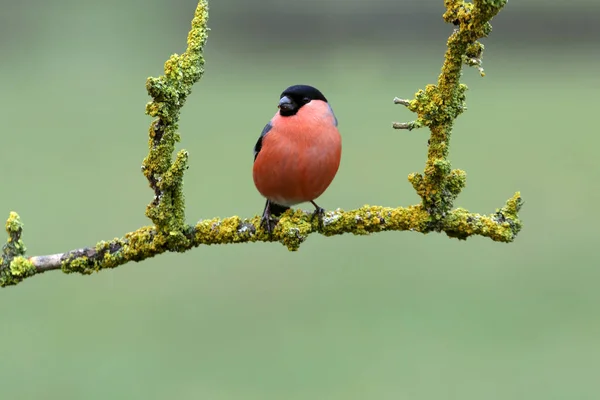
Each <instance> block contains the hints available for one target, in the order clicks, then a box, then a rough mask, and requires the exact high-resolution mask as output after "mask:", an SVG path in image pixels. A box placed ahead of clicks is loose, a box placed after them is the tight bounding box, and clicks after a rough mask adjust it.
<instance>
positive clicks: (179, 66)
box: [142, 0, 208, 241]
mask: <svg viewBox="0 0 600 400" xmlns="http://www.w3.org/2000/svg"><path fill="white" fill-rule="evenodd" d="M207 21H208V4H207V2H206V1H205V0H201V1H199V2H198V6H197V7H196V12H195V14H194V19H193V20H192V29H191V30H190V33H189V34H188V39H187V49H186V51H185V52H184V53H183V54H181V55H177V54H173V55H172V56H171V57H170V58H169V60H167V62H166V63H165V74H164V75H162V76H160V77H158V78H152V77H151V78H148V80H147V81H146V89H147V90H148V94H149V95H150V96H151V97H152V101H151V102H149V103H148V104H147V105H146V113H147V114H148V115H150V116H152V117H156V119H155V120H154V121H152V124H151V125H150V130H149V136H150V138H149V141H148V146H149V152H148V156H147V157H146V158H145V159H144V162H143V164H142V171H143V172H144V175H145V176H146V178H147V179H148V182H149V184H150V187H151V188H152V190H154V200H152V202H151V203H150V204H149V205H148V207H147V208H146V215H147V216H148V218H150V219H151V220H152V222H153V223H154V225H155V226H156V229H157V231H158V234H159V235H165V236H167V237H168V238H169V240H175V241H176V240H185V239H184V237H183V236H182V235H181V234H180V233H181V231H182V229H183V227H184V226H185V203H184V199H183V173H184V171H185V170H186V169H187V159H188V153H187V151H185V150H181V151H179V152H178V153H177V156H176V158H175V161H173V160H172V157H173V153H174V151H175V143H176V142H178V141H179V139H180V137H179V134H178V133H177V128H178V121H179V114H180V111H181V108H182V107H183V105H184V104H185V100H186V99H187V97H188V96H189V94H190V93H191V92H192V86H193V85H194V83H196V82H198V81H199V80H200V78H201V77H202V74H203V73H204V68H203V67H204V58H203V57H202V52H203V49H204V45H205V44H206V39H207V37H208V28H207V26H206V24H207Z"/></svg>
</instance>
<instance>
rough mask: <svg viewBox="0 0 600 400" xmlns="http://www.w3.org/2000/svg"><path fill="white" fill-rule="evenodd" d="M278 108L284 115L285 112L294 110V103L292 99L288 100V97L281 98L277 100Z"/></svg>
mask: <svg viewBox="0 0 600 400" xmlns="http://www.w3.org/2000/svg"><path fill="white" fill-rule="evenodd" d="M278 107H279V109H280V110H281V111H283V112H284V113H285V112H287V111H293V110H294V109H295V108H296V103H294V101H293V100H292V99H290V98H289V97H287V96H283V97H282V98H281V99H280V100H279V106H278Z"/></svg>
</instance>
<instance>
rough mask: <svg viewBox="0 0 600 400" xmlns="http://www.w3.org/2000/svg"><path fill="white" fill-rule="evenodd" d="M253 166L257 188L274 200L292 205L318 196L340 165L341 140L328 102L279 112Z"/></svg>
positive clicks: (315, 102)
mask: <svg viewBox="0 0 600 400" xmlns="http://www.w3.org/2000/svg"><path fill="white" fill-rule="evenodd" d="M271 124H272V126H273V127H272V128H271V130H270V131H269V132H268V133H267V134H266V135H265V137H264V138H263V142H262V148H261V150H260V153H259V154H258V156H257V157H256V160H255V162H254V167H253V170H252V172H253V177H254V184H255V185H256V188H257V189H258V191H259V192H260V193H261V194H262V195H263V196H264V197H266V198H267V199H269V200H271V201H273V202H274V203H277V204H280V205H284V206H292V205H295V204H299V203H303V202H308V201H311V200H315V199H317V198H318V197H319V196H321V194H323V192H324V191H325V189H327V187H328V186H329V185H330V184H331V182H332V181H333V178H334V177H335V175H336V173H337V171H338V168H339V166H340V160H341V155H342V139H341V136H340V133H339V131H338V129H337V127H336V126H335V117H334V115H333V112H332V111H331V108H330V107H329V104H327V103H326V102H324V101H321V100H313V101H311V102H310V103H308V104H306V105H304V106H303V107H302V108H300V110H298V113H297V114H295V115H292V116H287V117H283V116H281V115H279V113H277V114H276V115H275V117H273V119H272V120H271Z"/></svg>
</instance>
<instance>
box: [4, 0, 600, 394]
mask: <svg viewBox="0 0 600 400" xmlns="http://www.w3.org/2000/svg"><path fill="white" fill-rule="evenodd" d="M195 5H196V3H195V2H194V1H193V0H185V1H184V0H181V1H166V0H165V1H159V0H152V1H148V0H147V1H141V0H131V1H128V2H117V1H115V0H112V1H103V2H98V1H91V0H79V1H75V0H57V1H52V2H49V1H48V2H47V1H41V0H32V1H22V2H15V1H9V0H1V1H0V6H1V7H0V10H1V11H0V51H1V54H2V55H1V56H0V72H1V89H0V91H1V92H0V113H1V114H0V115H1V117H2V134H1V138H0V168H1V174H0V188H1V189H0V190H1V196H0V213H3V214H4V215H5V216H8V213H9V211H11V210H15V211H17V212H19V213H20V215H21V217H22V219H23V221H24V222H25V224H26V225H25V233H24V240H25V243H26V245H27V247H28V250H29V254H30V255H35V254H38V255H39V254H50V253H55V252H61V251H66V250H69V249H73V248H77V247H83V246H87V245H93V244H94V243H96V242H97V241H99V240H103V239H104V240H106V239H111V238H113V237H116V236H121V235H123V234H124V233H125V232H128V231H131V230H134V229H136V228H138V227H140V226H143V225H146V224H148V220H147V219H146V217H145V216H144V210H145V206H146V204H147V203H148V202H149V201H150V200H151V199H152V193H151V190H150V189H149V188H148V187H147V182H146V181H145V179H144V177H143V175H142V174H141V172H140V165H141V162H142V159H143V157H144V156H145V154H146V151H147V147H146V143H147V128H148V126H149V123H150V118H149V117H147V116H145V115H144V106H145V104H146V102H147V101H148V97H147V94H146V92H145V88H144V83H145V79H146V77H147V76H150V75H159V74H160V73H161V69H162V65H163V63H164V61H165V60H166V59H167V58H168V56H169V55H170V54H171V53H173V52H182V51H183V50H184V48H185V38H186V34H187V31H188V29H189V23H190V20H191V17H192V14H193V11H194V8H195ZM442 13H443V2H442V1H441V0H410V1H396V2H392V1H383V0H379V1H374V0H371V1H357V0H348V1H341V0H328V1H327V0H320V1H291V0H287V1H284V0H279V1H275V0H260V1H259V0H253V1H251V2H250V1H244V0H221V1H216V0H215V1H213V2H212V4H211V20H210V26H211V28H212V31H211V36H210V38H209V43H208V46H207V49H206V61H207V63H206V74H205V76H204V78H203V80H202V81H201V82H200V83H199V84H198V85H197V86H196V87H195V89H194V92H193V94H192V96H191V97H190V99H189V100H188V103H187V104H186V107H185V108H184V109H183V114H182V120H181V126H180V131H181V134H182V138H183V140H182V143H181V145H182V146H183V147H185V148H186V149H187V150H189V152H190V169H189V171H188V172H187V174H186V179H185V192H186V198H187V216H188V220H189V222H194V221H196V220H198V219H201V218H212V217H214V216H221V217H225V216H231V215H240V216H244V217H249V216H252V215H255V214H257V213H259V212H261V211H262V207H263V200H262V198H261V197H260V195H259V194H258V193H257V192H256V190H255V188H254V186H253V183H252V178H251V167H252V147H253V146H254V143H255V141H256V138H257V136H258V134H259V133H260V131H261V129H262V127H263V126H264V124H265V123H266V121H268V120H269V118H271V116H272V115H273V114H274V112H275V110H276V108H275V105H276V101H277V99H278V95H279V93H280V92H281V91H282V90H283V89H284V88H285V87H287V86H289V85H291V84H295V83H309V84H313V85H315V86H317V87H319V88H320V89H322V90H323V92H324V93H325V95H326V96H327V97H328V98H329V99H330V101H331V103H332V105H333V107H334V109H335V111H336V114H337V116H338V118H339V120H340V130H341V132H342V134H343V137H344V155H343V160H342V166H341V169H340V172H339V174H338V176H337V178H336V180H335V182H334V183H333V185H332V186H331V187H330V189H329V190H328V191H327V193H326V194H325V195H324V196H323V197H322V198H321V199H320V202H319V204H321V205H322V206H324V207H326V208H329V209H332V208H337V207H341V208H344V209H352V208H356V207H359V206H361V205H363V204H378V205H386V206H399V205H409V204H413V203H416V202H418V197H417V196H416V194H415V193H414V190H413V189H412V188H411V186H410V184H409V183H408V182H407V179H406V177H407V175H408V174H409V173H411V172H415V171H421V170H422V169H423V165H424V161H425V154H426V149H427V147H426V143H427V138H428V131H426V130H421V131H412V132H406V131H394V130H392V129H391V127H390V126H391V122H392V121H407V120H410V119H412V118H413V117H414V115H413V114H410V113H409V112H408V111H406V110H405V109H404V108H403V107H401V106H394V105H393V104H392V98H393V97H394V96H399V97H406V98H409V97H411V96H412V95H413V93H414V92H415V91H416V90H417V89H419V88H423V87H424V86H425V85H426V84H428V83H433V82H434V81H435V79H436V78H437V75H438V72H439V68H440V65H441V61H442V56H443V52H444V48H445V42H446V38H447V36H448V35H449V33H450V32H451V30H452V26H450V25H446V24H444V23H443V21H442V19H441V14H442ZM493 26H494V32H493V33H492V35H491V36H490V37H489V38H488V39H486V40H485V41H484V43H485V44H486V46H487V50H486V52H485V54H484V67H485V68H486V72H487V76H486V77H485V78H483V79H482V78H480V77H479V75H478V73H477V71H476V70H474V69H467V70H466V71H465V74H464V81H465V82H466V83H467V84H468V85H469V88H470V90H469V92H468V98H467V103H468V111H467V112H466V113H465V114H463V115H462V116H460V118H459V119H458V121H457V123H456V129H455V131H454V135H453V137H452V148H451V160H452V162H453V165H454V166H455V167H457V168H462V169H465V170H466V171H467V173H468V181H467V188H466V189H465V190H464V191H463V193H462V194H461V196H460V197H459V199H458V201H457V202H456V206H460V207H466V208H468V209H469V210H471V211H474V212H480V213H489V212H493V211H494V210H495V208H497V207H500V206H502V205H503V204H504V202H505V200H506V199H508V198H509V197H510V196H512V195H513V193H514V192H515V191H516V190H520V191H521V192H522V195H523V197H524V199H525V207H524V209H523V211H522V218H523V221H524V223H525V225H524V229H523V231H522V232H521V233H520V235H519V236H518V238H517V240H516V242H515V243H512V244H500V243H494V242H491V241H490V240H489V239H485V238H479V237H475V238H471V239H469V240H468V241H466V242H459V241H457V240H454V239H452V240H451V239H448V238H447V237H446V236H445V235H443V234H429V235H427V236H424V235H421V234H416V233H408V232H402V233H398V232H390V233H384V234H377V235H373V236H370V237H354V236H343V237H333V238H325V237H322V236H311V237H310V238H309V240H308V241H307V242H306V243H305V244H304V245H303V247H302V248H301V249H300V251H299V252H297V253H289V252H288V251H287V250H286V249H285V248H284V247H283V246H281V245H279V244H262V243H258V244H247V245H231V246H219V247H201V248H197V249H195V250H193V251H190V252H188V253H185V254H167V255H162V256H160V257H158V258H156V259H152V260H148V261H144V262H142V263H140V264H128V265H125V266H122V267H120V268H118V269H116V270H112V271H105V272H102V273H100V274H96V275H93V276H79V275H69V276H67V275H63V274H61V273H60V272H52V273H47V274H45V275H42V276H38V277H35V278H32V279H30V280H27V281H26V282H23V283H22V284H21V285H19V286H17V287H12V288H8V289H2V290H0V338H1V340H2V343H3V344H2V346H0V397H1V398H3V399H167V398H169V399H170V398H175V399H199V398H202V399H412V400H414V399H436V400H440V399H461V400H465V399H489V400H491V399H528V400H531V399H598V398H600V383H599V382H598V376H600V315H599V314H598V303H599V301H600V292H599V290H598V288H599V283H598V282H599V279H600V271H599V269H598V267H599V266H600V262H599V261H600V257H599V255H598V230H597V227H598V222H599V218H598V216H597V215H596V212H595V211H594V210H596V209H597V205H598V202H599V201H600V186H599V183H598V182H599V179H600V168H598V164H597V163H598V161H597V158H598V157H597V151H598V150H597V147H598V146H599V145H600V139H599V136H598V128H597V127H598V123H597V118H598V100H597V93H598V88H600V78H599V75H598V70H599V68H600V67H599V66H600V63H599V62H600V52H599V50H598V49H599V47H598V42H599V39H600V28H599V27H600V3H598V2H597V1H596V0H587V1H585V0H581V1H572V2H570V3H569V2H560V1H542V0H538V1H533V0H530V1H524V2H518V1H511V2H509V4H508V6H507V7H506V9H505V10H504V11H503V12H501V14H500V15H499V16H498V17H497V18H496V19H495V20H494V23H493ZM592 95H595V97H592ZM241 105H242V106H241ZM306 208H308V207H306Z"/></svg>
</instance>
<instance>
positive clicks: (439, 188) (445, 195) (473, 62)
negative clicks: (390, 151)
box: [392, 0, 521, 235]
mask: <svg viewBox="0 0 600 400" xmlns="http://www.w3.org/2000/svg"><path fill="white" fill-rule="evenodd" d="M444 4H445V5H446V12H445V13H444V19H445V20H446V22H450V23H452V24H454V25H455V26H456V28H455V29H454V32H453V33H452V34H451V35H450V38H449V39H448V48H447V50H446V54H445V56H444V63H443V65H442V71H441V73H440V75H439V77H438V82H437V84H435V85H427V86H426V87H425V90H419V91H418V92H417V93H416V94H415V98H414V99H412V100H405V99H400V98H398V97H396V98H394V104H401V105H404V106H405V107H407V108H408V109H409V110H410V111H412V112H414V113H416V114H417V119H416V120H414V121H411V122H405V123H400V122H394V123H393V124H392V127H393V128H395V129H407V130H412V129H415V128H420V127H425V126H426V127H428V128H429V130H430V132H431V134H430V137H429V141H428V144H429V149H428V153H427V162H426V163H425V171H424V172H423V173H413V174H410V175H409V177H408V180H409V181H410V183H411V184H412V186H413V187H414V188H415V190H416V191H417V193H418V194H419V196H420V197H421V199H422V205H423V207H424V208H425V209H426V210H427V212H428V213H429V215H430V225H431V227H432V229H433V230H436V231H442V230H444V229H447V219H449V218H450V217H451V214H450V210H452V207H453V206H454V200H455V199H456V197H457V196H458V195H459V193H460V192H461V190H462V189H463V188H464V187H465V185H466V173H465V172H464V171H462V170H460V169H452V166H451V164H450V161H449V159H448V153H449V150H450V137H451V134H452V127H453V125H454V120H455V119H456V118H458V116H459V115H460V114H461V113H462V112H463V111H464V110H465V109H466V106H465V92H466V91H467V86H466V85H464V84H462V83H460V77H461V74H462V66H463V64H467V65H469V66H474V67H477V68H478V69H479V71H480V73H481V74H482V76H483V68H482V67H481V57H482V53H483V45H482V44H481V43H479V42H478V40H479V39H481V38H483V37H486V36H487V35H488V34H489V33H490V32H491V31H492V26H491V25H490V20H491V19H492V18H493V17H494V16H495V15H496V14H497V13H498V12H499V11H500V9H502V7H504V5H505V4H506V0H475V1H474V3H467V2H464V1H462V0H445V1H444ZM520 228H521V224H520V223H518V224H516V225H515V229H516V230H515V232H514V234H515V235H516V234H517V233H518V230H519V229H520Z"/></svg>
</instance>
